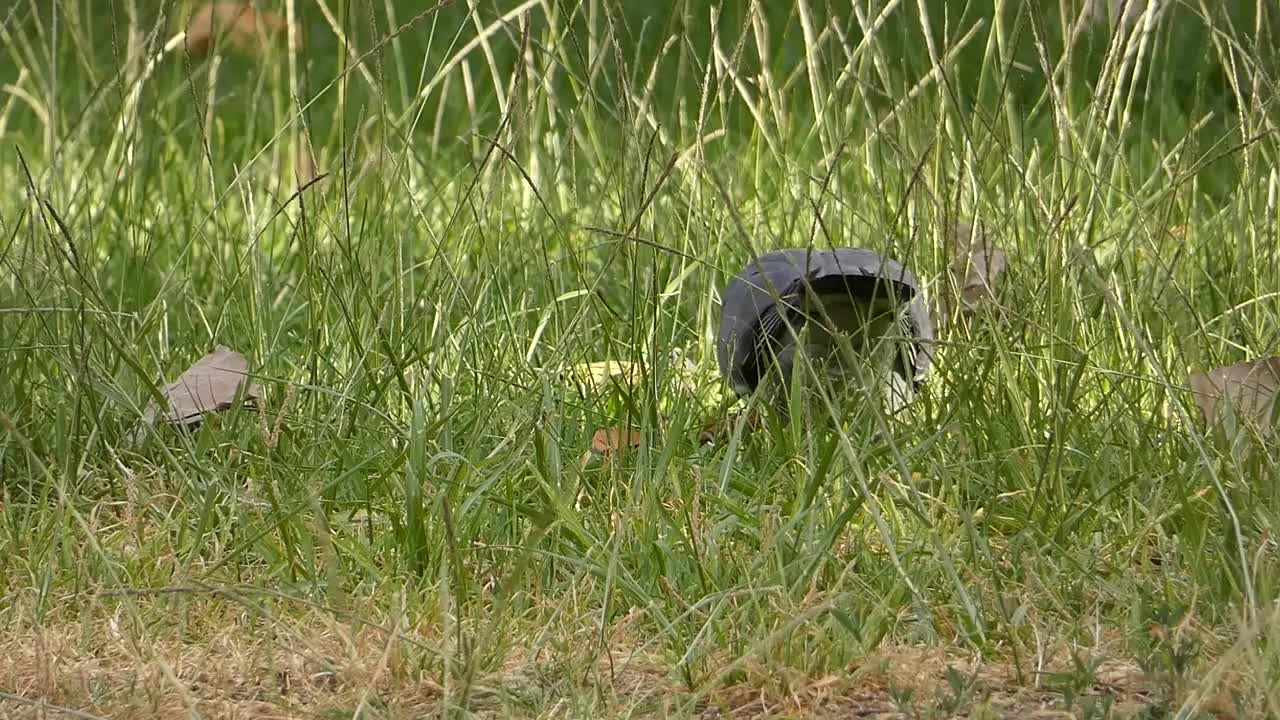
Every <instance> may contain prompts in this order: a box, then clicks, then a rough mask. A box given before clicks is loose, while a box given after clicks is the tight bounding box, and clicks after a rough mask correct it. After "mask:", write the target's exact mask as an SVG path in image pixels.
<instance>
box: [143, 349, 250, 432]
mask: <svg viewBox="0 0 1280 720" xmlns="http://www.w3.org/2000/svg"><path fill="white" fill-rule="evenodd" d="M248 373H249V361H247V360H245V357H244V355H241V354H240V353H238V352H236V351H235V350H232V349H230V348H228V347H225V346H223V345H218V346H217V347H215V348H214V350H213V352H211V353H209V354H208V355H205V356H204V357H202V358H200V359H199V360H197V361H196V363H195V364H194V365H192V366H191V367H190V368H188V369H187V371H186V372H184V373H182V375H180V376H178V379H177V380H175V381H173V382H172V383H169V384H168V385H165V386H164V387H163V388H161V389H160V395H161V396H162V397H163V398H164V400H165V403H166V404H167V406H168V407H167V409H164V410H161V408H160V407H159V406H158V405H156V403H154V402H153V403H151V404H150V405H148V406H147V409H146V412H144V413H143V416H142V419H143V422H145V423H146V424H148V425H153V424H155V422H156V421H157V420H159V421H160V422H165V423H168V424H170V425H176V426H180V427H187V428H191V427H194V426H196V425H199V424H200V421H201V420H203V419H204V416H205V415H207V414H209V413H211V412H216V411H218V410H225V409H227V408H229V407H231V406H232V405H234V404H235V403H236V402H237V401H244V402H247V401H250V400H257V399H258V398H261V397H262V386H260V385H258V384H256V383H250V384H248V386H247V387H244V392H243V394H241V387H242V386H244V385H245V382H246V381H247V380H248V378H249V375H248Z"/></svg>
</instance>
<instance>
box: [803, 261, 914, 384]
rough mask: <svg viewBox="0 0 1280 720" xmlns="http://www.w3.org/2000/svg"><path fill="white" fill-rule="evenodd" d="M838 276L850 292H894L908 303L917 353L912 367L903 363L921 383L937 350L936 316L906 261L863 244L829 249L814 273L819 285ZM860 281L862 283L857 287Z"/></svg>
mask: <svg viewBox="0 0 1280 720" xmlns="http://www.w3.org/2000/svg"><path fill="white" fill-rule="evenodd" d="M834 278H845V282H846V283H847V285H848V286H850V292H851V293H855V292H861V293H864V294H866V295H868V296H871V295H872V294H877V295H882V296H886V298H887V296H890V295H892V296H894V299H895V300H897V301H899V302H902V303H906V305H907V308H906V309H907V312H906V313H905V314H904V316H903V317H904V318H905V319H906V320H907V322H908V327H905V328H904V330H906V331H907V334H908V335H909V336H910V337H911V338H913V345H914V348H913V352H912V355H913V357H911V358H910V362H909V367H902V368H901V370H902V374H903V375H904V376H905V377H910V378H911V380H912V381H913V382H914V383H915V384H916V385H919V384H920V383H921V382H923V381H924V378H925V376H926V375H927V374H928V373H929V366H930V364H931V362H932V360H933V353H934V329H933V319H932V317H931V316H930V315H929V309H928V307H927V306H926V305H925V302H924V298H923V296H922V293H921V290H920V283H919V282H918V281H917V280H916V277H915V275H913V274H912V273H911V271H910V270H908V269H907V268H906V267H905V266H904V265H902V263H899V262H898V261H896V260H894V259H892V258H886V257H884V256H882V255H880V254H879V253H876V252H873V251H871V250H865V249H862V248H837V249H835V250H832V251H829V252H827V253H825V254H824V255H823V256H822V258H821V261H820V262H819V263H818V264H817V269H816V271H815V274H814V281H813V282H814V283H815V284H816V285H823V284H830V283H831V282H832V281H833V279H834ZM855 278H860V279H861V280H858V281H856V282H860V283H862V284H861V285H860V286H858V287H854V282H855V280H854V279H855Z"/></svg>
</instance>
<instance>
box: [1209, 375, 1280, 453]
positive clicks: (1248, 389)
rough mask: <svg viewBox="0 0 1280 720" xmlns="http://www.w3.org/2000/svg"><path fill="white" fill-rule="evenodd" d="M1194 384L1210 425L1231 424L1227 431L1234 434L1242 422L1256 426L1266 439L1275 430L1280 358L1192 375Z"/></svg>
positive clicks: (1279, 389) (1279, 386)
mask: <svg viewBox="0 0 1280 720" xmlns="http://www.w3.org/2000/svg"><path fill="white" fill-rule="evenodd" d="M1190 384H1191V392H1192V393H1193V394H1194V397H1195V401H1196V404H1197V405H1199V406H1200V412H1202V413H1204V418H1205V420H1206V421H1207V422H1209V423H1219V422H1226V423H1229V424H1228V425H1227V429H1228V431H1229V432H1230V433H1231V434H1234V426H1235V425H1236V424H1237V423H1239V422H1241V421H1243V422H1245V423H1248V424H1250V425H1252V426H1253V427H1254V428H1255V429H1256V430H1257V431H1258V433H1259V434H1260V435H1262V436H1264V437H1265V436H1268V435H1270V434H1271V433H1272V431H1273V430H1274V428H1273V426H1272V418H1273V417H1274V411H1275V405H1276V393H1277V392H1280V357H1269V358H1261V359H1258V360H1247V361H1245V362H1241V363H1236V364H1235V365H1229V366H1227V367H1220V368H1217V369H1216V370H1210V371H1208V372H1196V373H1192V374H1191V377H1190Z"/></svg>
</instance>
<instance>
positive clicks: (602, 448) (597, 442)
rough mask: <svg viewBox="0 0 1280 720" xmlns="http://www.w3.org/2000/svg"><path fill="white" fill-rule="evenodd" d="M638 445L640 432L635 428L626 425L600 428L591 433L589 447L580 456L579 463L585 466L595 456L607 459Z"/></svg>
mask: <svg viewBox="0 0 1280 720" xmlns="http://www.w3.org/2000/svg"><path fill="white" fill-rule="evenodd" d="M639 446H640V433H639V432H638V431H636V430H632V429H631V428H627V427H611V428H600V429H599V430H596V431H595V432H594V433H592V435H591V448H590V449H589V450H587V452H586V453H585V454H584V455H583V456H582V463H581V464H582V465H583V466H584V467H585V466H586V465H588V464H590V463H591V461H592V460H594V459H596V458H599V459H601V460H605V461H608V460H609V459H610V458H613V457H618V456H621V455H623V454H625V453H626V452H627V451H628V450H631V449H632V448H637V447H639Z"/></svg>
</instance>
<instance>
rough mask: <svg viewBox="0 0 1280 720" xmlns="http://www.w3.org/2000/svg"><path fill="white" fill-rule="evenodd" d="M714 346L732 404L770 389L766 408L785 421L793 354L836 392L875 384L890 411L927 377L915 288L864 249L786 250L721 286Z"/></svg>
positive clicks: (923, 313)
mask: <svg viewBox="0 0 1280 720" xmlns="http://www.w3.org/2000/svg"><path fill="white" fill-rule="evenodd" d="M846 343H847V344H846ZM715 347H716V362H717V364H718V365H719V369H720V373H721V375H722V376H723V377H724V378H725V380H726V381H727V382H728V383H729V385H730V386H731V387H732V388H733V390H734V392H735V393H736V394H737V395H738V396H739V397H745V396H749V395H751V394H752V393H755V392H756V391H757V390H758V389H759V388H760V387H761V386H762V385H766V384H773V385H774V387H773V393H772V398H771V403H772V404H773V405H774V406H775V407H777V408H778V409H779V410H781V411H783V413H784V414H785V413H786V412H787V410H788V407H789V405H790V402H791V399H790V398H789V395H788V392H789V383H790V379H791V376H792V372H793V369H794V368H795V364H796V360H797V353H800V352H804V353H807V355H808V359H809V360H810V361H811V363H812V364H813V366H814V367H815V368H816V369H818V370H819V371H820V372H821V373H822V376H823V377H826V379H828V380H830V381H832V383H833V388H834V389H837V390H839V391H841V392H842V393H844V392H847V391H848V390H855V391H856V390H878V389H879V388H878V387H873V386H876V385H878V384H879V383H883V385H884V387H885V388H887V389H888V390H889V391H890V392H889V393H888V402H889V405H890V411H891V412H896V411H897V410H898V409H900V408H901V407H903V406H905V405H906V404H907V403H910V402H911V401H912V400H913V399H914V397H915V395H916V393H917V392H918V391H919V389H920V386H921V385H922V384H923V383H924V380H925V377H926V376H927V375H928V373H929V369H930V365H931V363H932V360H933V352H934V329H933V320H932V318H931V317H930V315H929V310H928V307H927V306H926V304H925V302H924V298H923V296H922V294H921V290H920V285H919V283H918V282H917V281H916V278H915V276H914V275H912V274H911V271H909V270H908V269H907V268H906V267H904V266H903V265H902V263H900V262H898V261H897V260H894V259H892V258H889V257H884V256H882V255H880V254H878V253H876V252H874V251H872V250H867V249H864V248H853V247H844V248H833V249H829V250H828V249H817V248H813V249H809V248H788V249H781V250H774V251H772V252H768V253H766V254H764V255H760V256H759V257H758V258H757V259H756V260H754V261H752V262H750V263H748V264H747V265H746V267H744V268H743V269H742V270H741V271H739V272H738V273H737V274H736V275H734V277H733V278H732V279H731V280H730V281H729V284H728V286H726V287H725V289H724V292H723V293H722V294H721V308H720V326H719V330H718V332H717V334H716V346H715ZM845 348H847V350H846V349H845ZM850 351H851V352H852V356H853V357H852V358H850V357H849V355H850ZM849 359H853V360H855V361H857V362H860V363H864V365H863V367H850V366H849V364H848V362H846V361H847V360H849ZM867 371H870V375H868V372H867ZM864 397H865V395H864Z"/></svg>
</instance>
